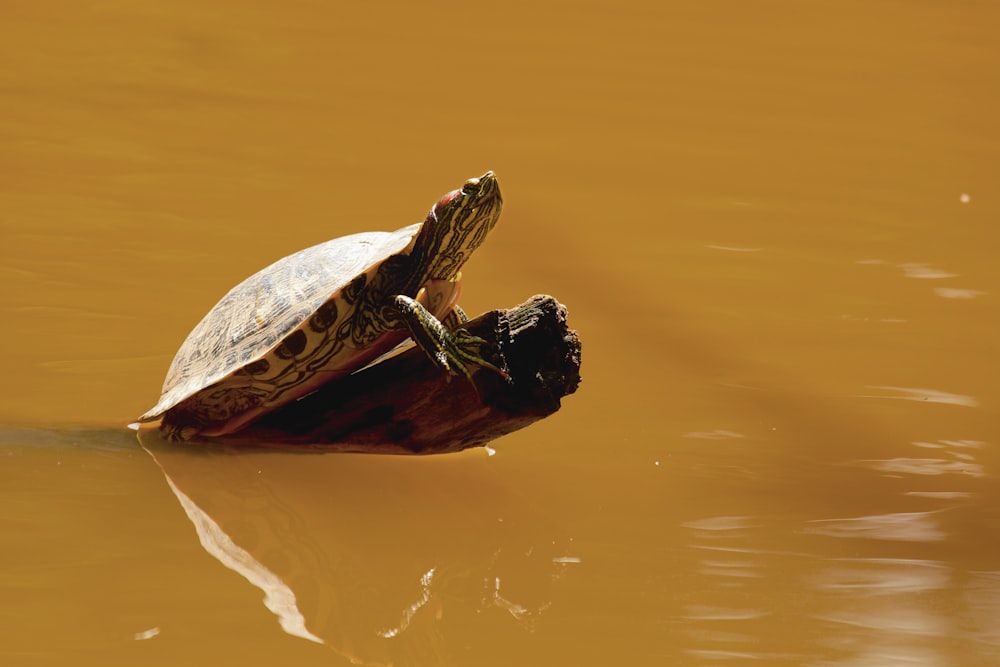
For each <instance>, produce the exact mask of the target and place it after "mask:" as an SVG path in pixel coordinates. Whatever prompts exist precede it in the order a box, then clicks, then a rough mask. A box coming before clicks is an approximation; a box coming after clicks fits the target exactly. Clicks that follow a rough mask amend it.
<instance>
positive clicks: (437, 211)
mask: <svg viewBox="0 0 1000 667" xmlns="http://www.w3.org/2000/svg"><path fill="white" fill-rule="evenodd" d="M461 193H462V191H461V190H452V191H451V192H449V193H448V194H446V195H445V196H444V197H441V199H440V201H438V203H436V204H434V216H435V217H439V216H440V215H441V214H442V213H444V209H445V208H446V207H447V206H448V204H450V203H451V202H453V201H455V199H457V198H458V196H459V195H460V194H461Z"/></svg>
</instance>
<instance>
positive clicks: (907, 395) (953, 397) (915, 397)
mask: <svg viewBox="0 0 1000 667" xmlns="http://www.w3.org/2000/svg"><path fill="white" fill-rule="evenodd" d="M868 388H869V389H885V390H886V391H894V392H897V393H899V394H903V395H902V396H861V397H860V398H892V399H898V400H902V401H923V402H926V403H944V404H946V405H962V406H965V407H969V408H974V407H976V406H977V405H979V401H977V400H976V399H975V398H973V397H972V396H963V395H961V394H952V393H950V392H947V391H939V390H937V389H917V388H914V387H884V386H876V385H868Z"/></svg>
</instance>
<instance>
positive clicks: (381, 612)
mask: <svg viewBox="0 0 1000 667" xmlns="http://www.w3.org/2000/svg"><path fill="white" fill-rule="evenodd" d="M5 13H6V18H5V20H4V22H3V26H2V27H0V37H2V39H0V44H2V45H3V46H0V49H2V54H3V56H4V62H6V63H7V66H6V67H5V68H3V71H2V72H0V97H2V103H3V108H4V113H3V114H0V152H2V154H3V156H4V157H3V158H2V160H0V164H2V167H0V169H2V174H3V177H2V179H0V239H2V243H0V258H2V261H0V275H2V277H3V285H4V289H3V290H2V291H0V321H2V323H3V326H2V327H0V329H2V333H0V341H2V342H3V349H4V350H5V351H6V355H5V364H4V370H5V372H4V378H5V382H4V389H3V394H2V399H3V400H2V401H0V424H3V425H4V426H3V427H2V428H0V457H2V460H3V465H2V466H0V599H2V600H3V602H0V620H2V623H0V628H2V629H0V662H3V664H11V665H62V664H67V663H72V664H78V665H88V664H94V665H98V664H99V665H108V664H123V665H124V664H130V665H131V664H147V665H158V664H163V665H167V664H169V665H176V664H180V663H183V662H187V663H190V664H211V663H213V662H214V663H217V664H244V665H264V664H272V663H281V664H298V665H314V664H315V665H320V664H322V665H330V664H334V665H338V664H343V665H347V664H365V665H388V664H392V665H448V664H452V665H510V664H518V665H551V664H577V665H607V664H630V665H662V664H670V665H692V666H694V665H699V666H701V665H716V664H726V665H739V664H755V665H760V664H767V665H811V666H817V667H819V666H822V667H831V666H836V667H874V666H876V665H877V666H879V667H882V666H887V665H907V666H913V665H919V666H921V667H938V666H944V665H991V664H996V663H997V662H998V661H1000V620H998V619H1000V530H998V528H997V526H998V525H1000V510H998V509H997V508H998V507H1000V491H998V490H997V489H998V488H1000V487H998V485H997V483H996V482H997V475H998V465H1000V455H998V449H997V448H998V439H1000V427H998V424H1000V415H998V400H1000V388H998V384H997V377H998V375H1000V373H998V371H1000V368H998V365H1000V364H998V360H1000V354H998V352H1000V350H998V349H997V340H998V334H1000V309H998V308H997V304H996V299H997V293H998V290H1000V274H998V272H997V270H996V268H995V256H996V252H995V248H996V247H997V242H998V235H997V232H996V231H995V230H996V225H997V221H998V219H1000V205H998V199H997V195H998V189H997V186H996V174H997V164H998V157H1000V133H998V131H997V125H996V122H995V118H997V117H998V115H1000V114H998V112H1000V109H998V108H997V106H998V105H997V102H996V95H995V91H994V88H995V85H994V82H995V81H997V80H1000V54H998V52H997V44H996V37H995V29H994V26H995V25H997V24H998V20H1000V15H998V11H997V9H996V8H995V7H993V6H992V5H990V4H988V3H986V4H983V3H951V4H913V3H900V2H883V3H877V4H872V3H862V2H847V3H838V4H836V5H826V6H824V5H816V4H813V5H802V4H801V3H788V2H783V1H774V2H767V3H764V4H760V3H757V4H755V5H753V6H752V7H751V6H749V5H745V4H744V3H734V2H710V3H702V4H698V5H671V4H663V3H646V4H642V3H639V2H634V3H625V4H622V3H617V4H615V3H597V2H591V3H558V2H557V3H543V4H538V3H532V4H526V3H520V4H519V3H506V4H504V5H503V6H492V5H476V4H468V3H466V4H461V5H458V4H448V3H438V4H437V5H434V6H431V5H427V4H426V3H424V4H421V5H406V4H400V3H368V4H359V5H356V6H350V7H348V6H343V7H341V6H335V5H320V4H315V3H308V2H293V3H291V4H289V3H284V4H283V5H281V7H280V8H279V7H277V6H275V7H273V8H265V7H262V6H260V7H257V6H247V5H246V4H245V3H227V2H216V3H211V4H210V5H205V4H203V3H193V2H181V3H172V4H164V3H158V2H148V3H141V4H136V3H123V2H104V3H99V4H91V5H86V4H80V3H60V4H59V5H58V6H56V5H50V4H47V5H38V4H31V3H14V4H12V5H11V6H10V7H8V9H7V11H6V12H5ZM486 169H494V170H495V171H496V172H497V173H498V174H499V176H500V178H501V181H502V184H503V188H504V192H505V196H506V206H505V212H504V215H503V218H502V221H501V224H500V225H499V226H498V227H497V228H496V230H495V231H494V232H493V234H492V236H491V238H490V239H489V240H488V241H487V243H486V244H485V245H484V246H483V247H482V248H481V249H480V250H479V251H478V252H477V254H476V256H475V257H474V258H473V259H472V261H470V262H469V264H468V265H467V267H466V269H465V275H466V287H465V292H464V297H463V305H464V307H465V309H466V310H467V311H469V312H470V313H478V312H481V311H484V310H488V309H490V308H496V307H507V306H511V305H514V304H516V303H519V302H521V301H523V300H525V299H526V298H528V297H529V296H531V295H532V294H535V293H540V292H544V293H549V294H552V295H554V296H556V297H557V298H558V299H560V301H562V302H563V303H565V304H566V305H567V306H568V308H569V311H570V324H571V326H573V327H575V328H577V329H578V330H579V331H580V335H581V338H582V340H583V345H584V357H583V358H584V364H583V375H584V383H583V385H582V386H581V388H580V390H579V392H578V393H577V394H576V395H574V396H571V397H569V398H568V399H567V400H566V401H565V404H564V408H563V410H562V411H561V412H559V413H558V414H557V415H555V416H553V417H552V418H550V419H548V420H545V421H544V422H541V423H539V424H536V425H534V426H532V427H530V428H528V429H526V430H524V431H521V432H518V433H516V434H513V435H511V436H508V437H506V438H504V439H502V440H500V441H497V442H496V443H494V445H495V450H496V453H495V455H493V456H490V455H488V454H487V452H485V451H484V450H476V451H470V452H465V453H462V454H459V455H450V456H443V457H432V458H421V459H414V458H396V457H377V456H361V455H324V456H317V455H299V454H292V453H274V452H269V453H264V452H254V453H235V454H228V455H220V454H218V453H215V454H206V453H202V452H198V451H178V450H176V449H169V448H164V447H162V445H161V444H160V443H157V442H156V441H155V438H152V439H149V438H147V437H146V436H145V435H144V440H143V442H142V443H140V442H139V441H138V439H137V438H136V435H135V433H133V432H131V431H128V430H126V429H125V428H124V425H125V424H126V423H128V422H129V421H130V420H132V419H134V418H135V416H137V415H138V414H141V413H142V412H143V411H145V410H146V409H147V408H149V407H150V406H151V405H152V404H153V403H155V401H156V398H157V396H158V393H159V387H160V384H161V382H162V378H163V375H164V373H165V371H166V368H167V366H168V364H169V362H170V359H171V357H172V355H173V353H174V351H175V350H176V349H177V346H178V345H179V344H180V342H181V341H182V340H183V339H184V337H185V335H186V334H187V332H188V331H189V330H190V329H191V328H192V327H193V326H194V324H195V323H197V321H198V320H199V319H200V318H201V316H202V315H203V314H204V313H205V312H206V311H207V310H208V308H210V307H211V305H212V304H213V303H215V301H216V300H217V299H218V298H219V297H220V296H221V295H222V294H224V293H225V292H226V291H227V290H228V289H229V288H230V287H231V286H232V285H234V284H236V283H237V282H239V281H240V280H242V279H243V278H244V277H246V276H248V275H250V274H251V273H253V272H255V271H256V270H258V269H260V268H261V267H263V266H265V265H267V264H269V263H270V262H272V261H274V260H275V259H277V258H279V257H281V256H283V255H286V254H288V253H291V252H294V251H295V250H298V249H300V248H303V247H306V246H308V245H311V244H314V243H318V242H320V241H323V240H326V239H328V238H332V237H335V236H340V235H343V234H347V233H352V232H356V231H363V230H368V229H386V230H391V229H395V228H398V227H402V226H404V225H407V224H410V223H412V222H415V221H419V220H420V219H422V217H423V215H424V213H425V211H426V210H427V208H429V207H430V206H431V205H432V204H433V203H434V202H435V201H436V200H437V198H438V197H440V196H441V195H442V194H444V193H445V192H446V191H448V190H450V189H452V188H454V187H457V185H459V184H460V183H461V182H462V181H463V180H464V179H466V178H469V177H471V176H475V175H478V174H481V173H482V172H484V171H485V170H486ZM144 445H145V448H144V447H143V446H144Z"/></svg>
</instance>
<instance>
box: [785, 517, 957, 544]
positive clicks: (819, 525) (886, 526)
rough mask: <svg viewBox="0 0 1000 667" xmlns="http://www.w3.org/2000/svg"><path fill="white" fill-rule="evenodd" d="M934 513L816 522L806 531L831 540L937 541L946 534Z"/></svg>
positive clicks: (812, 522) (810, 524)
mask: <svg viewBox="0 0 1000 667" xmlns="http://www.w3.org/2000/svg"><path fill="white" fill-rule="evenodd" d="M934 514H935V513H934V512H894V513H892V514H877V515H872V516H859V517H851V518H849V519H817V520H814V521H811V522H810V523H809V525H808V526H807V527H806V529H805V530H806V531H807V532H810V533H815V534H817V535H829V536H830V537H847V538H854V537H859V538H865V539H871V540H899V541H903V542H936V541H939V540H943V539H945V537H947V535H946V534H945V533H944V531H942V530H941V529H940V528H939V527H938V523H937V520H936V518H935V517H934V516H933V515H934Z"/></svg>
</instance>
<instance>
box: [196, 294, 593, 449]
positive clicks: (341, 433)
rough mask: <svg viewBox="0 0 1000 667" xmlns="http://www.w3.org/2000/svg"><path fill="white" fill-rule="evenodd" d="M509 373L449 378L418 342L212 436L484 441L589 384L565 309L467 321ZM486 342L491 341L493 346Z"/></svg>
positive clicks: (247, 440)
mask: <svg viewBox="0 0 1000 667" xmlns="http://www.w3.org/2000/svg"><path fill="white" fill-rule="evenodd" d="M465 328H466V329H468V330H469V331H470V332H471V333H473V334H474V335H476V336H479V337H481V338H483V339H485V340H486V341H488V342H489V343H490V344H491V345H492V346H493V348H494V349H495V350H496V352H497V354H496V356H495V358H494V359H493V361H494V362H495V363H496V365H497V366H498V367H500V368H502V369H503V370H504V371H506V373H507V374H508V376H509V377H508V378H506V379H505V378H504V377H502V376H501V375H500V374H498V373H497V372H495V371H493V370H490V369H484V368H476V369H475V370H474V374H473V382H469V381H468V380H466V379H465V378H464V377H461V376H460V377H456V378H452V379H451V380H450V381H448V380H447V379H446V378H445V377H444V375H443V374H442V373H441V372H440V371H439V370H437V368H435V367H434V366H433V365H432V364H431V362H430V361H429V360H428V359H427V357H426V356H425V355H424V353H423V352H422V351H421V350H419V349H417V348H415V347H413V348H410V349H408V350H406V351H405V352H402V353H401V354H398V355H397V356H394V357H391V358H389V359H386V360H384V361H382V362H380V363H378V364H375V365H373V366H369V367H368V368H366V369H364V370H362V371H360V372H358V373H355V374H354V375H352V376H350V377H348V378H346V379H344V380H342V381H339V382H336V383H332V384H331V385H328V386H325V387H323V388H321V389H320V390H318V391H316V392H314V393H313V394H310V395H309V396H306V397H304V398H302V399H300V400H298V401H296V402H294V403H292V404H290V405H288V406H285V407H283V408H281V409H280V410H277V411H275V412H274V413H271V414H270V415H267V416H265V417H263V418H262V419H261V420H259V421H258V422H256V423H254V424H251V425H250V426H248V427H247V428H245V429H244V430H243V431H241V432H239V433H237V434H234V435H232V436H224V437H220V438H215V439H213V441H215V442H219V443H224V444H227V445H229V444H231V445H236V446H248V445H253V446H261V445H264V446H268V447H276V446H280V447H281V448H283V449H286V448H302V449H317V448H318V449H323V450H335V451H355V452H357V451H361V452H373V453H398V454H436V453H445V452H456V451H460V450H462V449H467V448H469V447H478V446H482V445H485V444H486V443H488V442H490V441H492V440H495V439H496V438H499V437H500V436H502V435H505V434H507V433H511V432H512V431H516V430H518V429H521V428H524V427H525V426H527V425H529V424H531V423H532V422H535V421H537V420H539V419H542V418H543V417H546V416H548V415H550V414H552V413H554V412H555V411H556V410H558V409H559V407H560V400H561V399H562V397H563V396H566V395H568V394H572V393H573V392H574V391H576V388H577V386H578V385H579V383H580V340H579V338H578V337H577V334H576V332H575V331H573V330H571V329H569V328H568V326H567V323H566V308H565V307H564V306H562V305H561V304H559V303H558V302H557V301H556V300H555V299H553V298H552V297H550V296H535V297H532V298H531V299H529V300H528V301H526V302H525V303H522V304H521V305H519V306H516V307H514V308H511V309H509V310H492V311H490V312H488V313H485V314H483V315H481V316H479V317H477V318H475V319H474V320H471V321H470V322H468V323H467V324H466V325H465ZM486 349H487V348H486V347H484V352H485V350H486Z"/></svg>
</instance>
